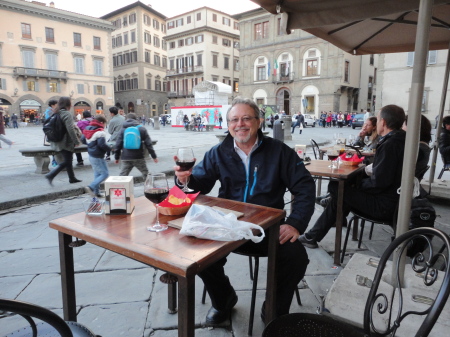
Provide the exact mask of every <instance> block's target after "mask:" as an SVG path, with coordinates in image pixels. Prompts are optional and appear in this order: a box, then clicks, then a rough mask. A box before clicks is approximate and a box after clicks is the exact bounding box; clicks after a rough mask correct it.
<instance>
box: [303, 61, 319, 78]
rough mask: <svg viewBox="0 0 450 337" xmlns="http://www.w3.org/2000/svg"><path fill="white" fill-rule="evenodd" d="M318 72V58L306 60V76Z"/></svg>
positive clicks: (314, 74)
mask: <svg viewBox="0 0 450 337" xmlns="http://www.w3.org/2000/svg"><path fill="white" fill-rule="evenodd" d="M317 74H318V72H317V59H316V60H307V61H306V76H316V75H317Z"/></svg>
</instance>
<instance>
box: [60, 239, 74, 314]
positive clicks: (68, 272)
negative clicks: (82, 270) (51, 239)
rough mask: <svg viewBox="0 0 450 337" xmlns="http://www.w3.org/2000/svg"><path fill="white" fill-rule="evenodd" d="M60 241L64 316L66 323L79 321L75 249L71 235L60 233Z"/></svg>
mask: <svg viewBox="0 0 450 337" xmlns="http://www.w3.org/2000/svg"><path fill="white" fill-rule="evenodd" d="M58 239H59V264H60V267H61V290H62V301H63V314H64V320H66V321H73V322H76V321H77V312H76V307H77V303H76V295H75V271H74V266H73V248H71V247H69V243H71V242H72V237H71V236H70V235H67V234H64V233H62V232H58Z"/></svg>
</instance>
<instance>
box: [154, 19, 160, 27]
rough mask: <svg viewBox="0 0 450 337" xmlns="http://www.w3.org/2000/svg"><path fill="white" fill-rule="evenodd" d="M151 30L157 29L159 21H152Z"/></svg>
mask: <svg viewBox="0 0 450 337" xmlns="http://www.w3.org/2000/svg"><path fill="white" fill-rule="evenodd" d="M153 28H155V29H159V21H158V20H156V19H153Z"/></svg>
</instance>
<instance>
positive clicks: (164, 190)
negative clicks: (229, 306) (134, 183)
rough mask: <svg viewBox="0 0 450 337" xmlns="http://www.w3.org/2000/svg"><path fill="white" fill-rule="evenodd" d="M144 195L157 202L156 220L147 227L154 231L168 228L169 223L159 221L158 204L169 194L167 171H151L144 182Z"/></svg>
mask: <svg viewBox="0 0 450 337" xmlns="http://www.w3.org/2000/svg"><path fill="white" fill-rule="evenodd" d="M144 195H145V197H146V198H147V199H148V200H150V201H151V202H152V203H154V204H155V207H156V222H155V223H154V224H152V225H150V226H148V227H147V230H149V231H152V232H162V231H165V230H166V229H167V225H164V224H160V223H159V211H158V204H159V203H160V202H161V201H163V200H164V199H165V198H167V196H168V195H169V184H168V183H167V178H166V174H165V173H155V174H151V173H149V174H148V176H147V179H145V183H144Z"/></svg>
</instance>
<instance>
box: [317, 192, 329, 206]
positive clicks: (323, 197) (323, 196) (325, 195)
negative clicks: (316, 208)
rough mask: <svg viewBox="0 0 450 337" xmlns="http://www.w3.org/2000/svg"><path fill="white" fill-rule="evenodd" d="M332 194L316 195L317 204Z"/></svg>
mask: <svg viewBox="0 0 450 337" xmlns="http://www.w3.org/2000/svg"><path fill="white" fill-rule="evenodd" d="M329 196H330V193H327V194H324V195H319V196H318V197H316V204H317V205H320V201H321V200H323V199H325V198H328V197H329Z"/></svg>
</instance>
